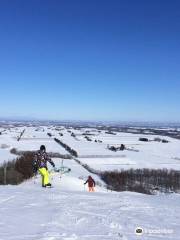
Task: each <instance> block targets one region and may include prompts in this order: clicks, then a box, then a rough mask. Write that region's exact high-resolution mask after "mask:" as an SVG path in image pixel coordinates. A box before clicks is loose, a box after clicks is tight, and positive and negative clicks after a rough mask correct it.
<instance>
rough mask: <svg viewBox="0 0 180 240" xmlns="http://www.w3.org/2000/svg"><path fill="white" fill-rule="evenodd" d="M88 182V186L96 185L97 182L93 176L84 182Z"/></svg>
mask: <svg viewBox="0 0 180 240" xmlns="http://www.w3.org/2000/svg"><path fill="white" fill-rule="evenodd" d="M86 183H88V187H95V185H96V183H95V181H94V179H93V178H92V177H88V179H87V181H86V182H85V183H84V184H86Z"/></svg>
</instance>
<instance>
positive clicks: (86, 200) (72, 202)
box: [0, 159, 180, 240]
mask: <svg viewBox="0 0 180 240" xmlns="http://www.w3.org/2000/svg"><path fill="white" fill-rule="evenodd" d="M55 163H56V165H57V166H58V165H60V164H61V161H60V160H58V159H55ZM64 165H66V166H68V167H71V169H72V172H71V173H69V174H67V175H64V176H62V178H61V179H60V176H59V174H57V173H56V174H54V175H53V174H52V176H51V182H52V184H53V186H54V188H52V189H43V188H41V184H40V178H39V177H38V178H35V179H32V180H29V181H27V182H25V183H23V184H21V185H19V186H6V187H2V186H1V187H0V203H1V204H0V216H1V218H0V240H86V239H89V240H100V239H101V240H102V239H103V240H106V239H108V240H119V239H123V240H137V239H143V240H146V239H147V240H151V239H153V240H154V239H155V240H156V239H157V240H160V239H166V240H168V239H173V240H178V239H179V235H180V228H179V223H180V206H179V201H180V195H176V194H171V195H155V196H149V195H143V194H138V193H130V192H121V193H115V192H109V191H108V192H107V190H106V189H105V188H103V187H97V188H96V192H95V193H88V192H87V189H85V188H84V185H83V183H84V180H85V178H86V177H87V176H88V175H89V173H88V172H87V171H86V170H85V169H83V168H82V167H81V166H80V165H78V164H77V163H76V162H75V161H74V160H66V161H64ZM82 179H84V180H82ZM96 180H98V179H97V177H96ZM137 227H141V228H143V229H144V231H145V233H144V234H143V235H142V236H141V237H140V236H137V235H136V234H135V229H136V228H137Z"/></svg>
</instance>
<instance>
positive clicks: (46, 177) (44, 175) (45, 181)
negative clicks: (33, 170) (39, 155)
mask: <svg viewBox="0 0 180 240" xmlns="http://www.w3.org/2000/svg"><path fill="white" fill-rule="evenodd" d="M38 171H39V173H40V174H41V177H42V186H45V185H46V184H48V183H49V173H48V170H47V169H46V168H39V170H38Z"/></svg>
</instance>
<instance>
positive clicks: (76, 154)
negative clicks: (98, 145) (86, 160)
mask: <svg viewBox="0 0 180 240" xmlns="http://www.w3.org/2000/svg"><path fill="white" fill-rule="evenodd" d="M54 140H55V141H56V142H57V143H59V144H60V145H61V146H62V147H63V148H65V150H66V151H67V152H69V153H70V154H71V155H72V156H73V157H78V153H77V152H76V151H75V150H74V149H72V148H71V147H69V146H68V145H67V144H65V143H63V142H62V141H61V140H59V139H58V138H54Z"/></svg>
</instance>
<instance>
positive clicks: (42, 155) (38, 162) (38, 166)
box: [33, 145, 55, 187]
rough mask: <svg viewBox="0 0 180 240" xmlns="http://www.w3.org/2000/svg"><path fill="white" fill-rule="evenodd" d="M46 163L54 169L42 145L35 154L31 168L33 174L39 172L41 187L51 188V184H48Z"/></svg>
mask: <svg viewBox="0 0 180 240" xmlns="http://www.w3.org/2000/svg"><path fill="white" fill-rule="evenodd" d="M47 162H49V163H50V164H51V165H52V166H53V167H54V168H55V164H54V162H53V161H52V160H51V158H50V157H49V156H48V154H47V152H46V147H45V146H44V145H42V146H41V147H40V150H39V151H37V153H36V154H35V159H34V163H33V168H34V171H35V172H37V171H38V172H39V173H40V174H41V177H42V187H51V183H50V182H49V172H48V168H47Z"/></svg>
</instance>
